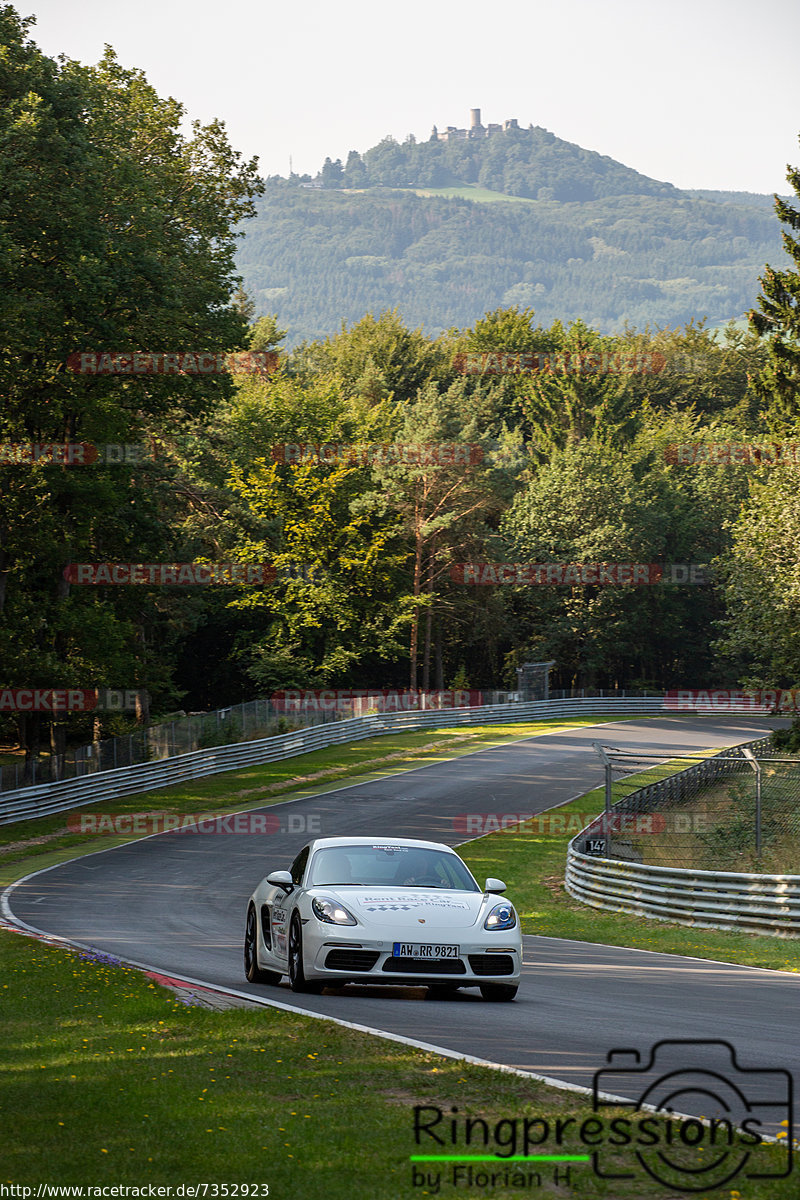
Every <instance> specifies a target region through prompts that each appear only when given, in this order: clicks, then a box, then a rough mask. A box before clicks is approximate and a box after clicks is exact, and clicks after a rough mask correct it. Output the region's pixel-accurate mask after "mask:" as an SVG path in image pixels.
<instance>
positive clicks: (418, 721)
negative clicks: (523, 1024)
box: [0, 697, 662, 825]
mask: <svg viewBox="0 0 800 1200" xmlns="http://www.w3.org/2000/svg"><path fill="white" fill-rule="evenodd" d="M661 711H662V700H661V698H660V697H641V698H635V697H627V698H625V699H622V700H615V699H611V698H602V699H590V700H534V701H531V702H529V703H519V702H517V703H514V704H497V705H483V706H481V707H475V708H448V709H435V710H432V711H427V712H421V711H417V710H414V711H410V712H401V713H375V714H372V715H370V716H368V717H352V718H349V719H348V720H345V721H331V722H329V723H327V724H325V725H322V726H314V727H311V728H309V729H297V730H294V731H293V732H292V733H284V734H279V735H278V736H276V737H269V738H261V739H259V740H257V741H252V742H239V743H236V744H235V745H231V746H215V747H213V748H211V749H208V750H193V751H191V752H190V753H188V754H181V755H177V756H174V757H172V758H165V759H161V760H159V761H158V762H148V763H137V764H135V765H133V766H126V767H119V768H117V769H116V770H113V769H112V770H109V771H97V772H95V773H94V774H92V775H83V776H79V777H78V778H74V779H63V780H59V781H58V782H55V783H45V784H39V785H36V786H31V787H26V788H20V789H18V790H16V791H13V792H5V793H3V795H2V796H1V797H0V825H5V824H9V823H11V822H13V821H23V820H27V819H28V818H30V817H38V816H47V815H49V814H50V813H55V812H62V811H64V810H66V809H70V808H80V807H81V806H82V805H84V804H95V803H97V802H98V801H100V800H116V799H119V798H120V797H121V796H132V795H136V794H137V793H138V792H147V791H151V790H152V789H154V788H165V787H170V786H171V785H173V784H176V783H185V782H186V781H187V780H191V779H201V778H203V777H204V776H207V775H216V774H220V773H222V772H223V771H235V770H237V769H239V768H241V767H250V766H255V765H259V764H261V763H267V762H275V761H276V760H278V759H284V758H293V757H294V756H296V755H298V754H306V753H308V752H309V751H310V750H321V749H323V748H324V747H326V746H332V745H336V744H337V743H339V742H354V741H361V740H362V739H364V738H368V737H375V736H376V735H378V734H382V733H391V732H392V731H394V730H397V729H408V730H413V729H436V728H442V727H446V728H451V727H453V726H456V725H483V724H498V723H505V722H509V721H531V720H536V719H537V718H547V717H549V718H552V717H556V718H557V717H574V716H577V715H579V714H580V713H603V714H605V713H615V712H619V713H625V714H633V715H635V714H637V713H639V714H653V713H660V712H661Z"/></svg>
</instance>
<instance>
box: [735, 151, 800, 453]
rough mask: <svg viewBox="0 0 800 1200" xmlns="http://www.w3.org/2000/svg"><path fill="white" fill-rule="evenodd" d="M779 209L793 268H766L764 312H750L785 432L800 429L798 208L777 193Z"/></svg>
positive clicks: (770, 403)
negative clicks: (763, 346)
mask: <svg viewBox="0 0 800 1200" xmlns="http://www.w3.org/2000/svg"><path fill="white" fill-rule="evenodd" d="M787 170H788V174H787V176H786V178H787V180H788V181H789V183H790V184H791V185H792V188H793V189H794V192H795V195H796V196H797V197H798V199H800V169H798V168H796V167H788V168H787ZM775 212H776V213H777V215H778V217H779V219H780V220H781V221H782V222H783V224H784V225H785V226H786V227H787V228H786V229H784V231H783V246H784V249H785V250H786V253H787V254H788V255H789V257H790V259H791V260H792V263H793V264H794V266H793V267H787V268H786V269H784V270H775V268H773V267H770V266H767V268H766V271H765V273H764V275H762V277H761V290H762V294H761V295H760V296H759V297H758V307H759V309H760V311H757V310H755V309H753V310H751V312H750V313H749V314H748V315H749V317H750V321H751V323H752V325H753V327H754V329H755V330H756V332H757V333H758V334H760V335H761V337H763V338H766V339H767V345H768V357H767V362H766V364H765V366H764V369H763V371H762V373H761V376H760V379H759V381H758V388H759V391H760V394H761V395H762V397H763V398H764V400H765V401H766V404H767V410H766V417H767V421H768V423H769V425H770V427H771V429H772V430H773V431H774V432H775V433H776V434H781V433H785V432H787V431H789V430H792V429H794V430H797V429H798V428H800V237H798V236H797V235H798V234H800V211H798V209H796V208H794V207H793V206H792V205H791V204H787V203H786V202H785V201H783V200H781V199H780V197H779V196H776V197H775Z"/></svg>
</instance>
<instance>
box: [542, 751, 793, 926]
mask: <svg viewBox="0 0 800 1200" xmlns="http://www.w3.org/2000/svg"><path fill="white" fill-rule="evenodd" d="M748 748H749V749H751V750H752V751H753V752H754V753H758V751H762V752H763V751H764V750H765V749H767V748H768V739H766V738H760V739H758V740H757V741H755V742H750V743H748ZM737 752H738V753H737ZM741 752H742V747H737V748H736V750H734V751H730V750H728V751H723V752H722V754H721V755H715V756H714V757H712V758H709V759H706V760H704V761H703V762H700V763H696V764H695V765H694V766H692V767H688V768H687V769H686V770H684V771H679V772H676V773H675V774H673V775H670V776H668V777H667V778H666V779H664V780H660V781H659V782H657V783H654V784H649V785H648V786H646V787H644V788H640V789H639V790H638V791H636V792H632V793H631V794H630V795H628V796H626V797H625V798H624V799H623V800H621V801H620V802H619V803H618V804H615V805H614V806H613V807H612V809H611V811H612V812H620V813H628V814H630V813H631V812H632V811H636V812H637V813H640V812H642V811H645V809H647V810H648V811H652V809H653V808H657V807H658V805H659V802H663V803H666V802H668V801H670V800H672V799H680V798H685V797H686V796H687V795H691V794H693V793H694V792H695V791H696V790H697V788H698V787H699V786H700V785H701V783H702V782H704V781H705V780H707V779H714V778H717V777H718V776H719V775H720V774H722V773H731V772H736V771H737V770H741V769H747V765H746V760H744V759H743V758H739V755H741ZM723 756H724V757H723ZM603 817H604V814H602V813H601V814H600V816H599V817H597V818H596V819H595V820H594V821H592V822H590V824H589V825H587V826H586V828H585V829H584V830H582V831H581V832H580V833H579V834H578V835H577V837H574V838H573V839H572V840H571V841H570V843H569V846H568V848H567V867H566V873H565V886H566V889H567V891H568V892H569V894H570V895H571V896H573V897H574V898H575V899H576V900H579V901H580V902H581V903H583V904H588V905H590V906H591V907H593V908H604V909H608V910H609V911H611V912H624V913H630V914H632V915H634V916H639V917H652V918H656V919H658V920H662V921H677V922H678V923H679V924H681V925H695V926H699V927H700V928H704V929H736V930H742V929H744V930H747V931H749V932H751V933H768V934H771V935H773V936H778V937H800V875H756V874H749V873H746V872H743V871H702V870H695V869H687V868H684V867H659V866H652V865H649V864H645V863H638V862H630V861H626V860H625V859H620V858H600V857H597V856H595V855H589V854H582V853H580V852H579V851H578V850H577V849H576V843H577V842H578V841H579V840H580V841H583V839H585V838H586V837H587V835H591V832H592V830H593V829H597V830H600V829H602V827H603ZM612 848H613V843H612Z"/></svg>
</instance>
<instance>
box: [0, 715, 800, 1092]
mask: <svg viewBox="0 0 800 1200" xmlns="http://www.w3.org/2000/svg"><path fill="white" fill-rule="evenodd" d="M774 726H775V722H774V721H772V722H769V721H766V720H764V719H761V718H758V717H755V718H754V717H745V716H719V717H705V718H697V717H688V718H687V717H675V718H668V719H659V720H647V719H637V720H633V721H623V722H619V723H615V724H603V725H601V726H594V727H591V728H589V727H586V728H583V729H576V730H572V731H567V732H563V733H554V734H548V735H545V736H542V737H536V738H531V739H527V740H525V741H520V742H515V743H512V744H509V745H506V746H503V747H498V748H496V749H492V750H485V751H481V752H479V753H475V754H469V755H465V756H462V757H460V758H456V759H454V760H452V761H442V762H437V763H433V764H431V765H429V766H425V767H422V768H419V769H416V770H413V771H410V772H404V773H400V774H395V775H393V776H391V777H388V778H386V779H383V780H380V781H378V782H375V781H373V782H364V783H359V784H355V785H351V786H347V787H343V788H341V789H338V790H336V791H329V792H326V793H325V794H324V795H321V796H316V797H313V796H312V797H309V798H306V799H302V800H298V801H294V802H290V803H286V804H281V805H272V806H269V808H268V809H266V810H264V811H267V812H269V813H272V814H278V815H280V818H281V821H282V825H283V827H284V829H285V828H286V826H287V824H288V822H289V819H290V818H291V820H292V823H293V825H294V828H299V827H306V824H307V822H308V821H309V820H310V819H313V820H314V821H316V825H315V826H314V825H312V828H316V829H317V830H318V832H319V833H320V834H321V835H323V836H328V835H333V834H348V833H350V834H369V833H374V834H375V835H376V836H377V835H380V836H382V837H385V836H387V835H394V836H409V837H428V838H432V839H434V840H438V841H442V842H446V843H448V844H450V845H458V844H459V843H461V842H463V841H464V840H465V835H464V833H463V832H461V830H463V828H464V825H463V821H459V820H458V819H457V818H458V817H459V815H460V814H465V813H510V812H531V813H536V812H542V811H544V810H545V809H548V808H552V807H553V806H554V805H557V804H561V803H564V802H565V801H567V800H569V799H571V798H573V797H574V796H576V795H579V794H581V793H583V792H584V791H586V790H588V789H590V788H592V787H596V786H599V785H601V784H602V769H601V766H600V763H599V760H598V758H597V756H596V755H595V753H594V752H593V751H592V749H591V744H592V742H593V741H596V740H598V741H602V742H604V743H606V744H610V745H614V746H617V747H619V748H621V749H651V750H663V751H675V752H679V751H681V750H683V751H684V752H690V751H694V750H697V749H700V748H705V747H709V746H725V745H732V744H734V743H736V742H741V741H748V740H751V739H753V738H755V737H758V736H759V735H760V734H762V733H763V732H764V731H766V730H769V729H771V728H774ZM306 840H307V836H306V835H305V834H304V833H300V834H298V833H291V832H275V833H273V834H270V835H266V836H261V837H259V836H256V835H250V836H246V835H237V834H232V833H229V834H225V835H221V836H201V835H197V834H175V833H170V834H161V835H158V836H156V837H150V838H146V839H144V840H141V841H138V842H133V843H130V844H129V845H127V846H122V847H119V848H117V849H113V850H109V851H105V852H102V853H99V854H93V855H90V856H88V857H86V858H83V859H78V860H76V861H74V862H70V863H65V864H64V865H62V866H59V867H56V868H53V869H51V870H48V871H45V872H42V873H41V874H39V875H35V876H33V877H32V878H30V879H29V880H28V881H27V882H24V883H21V884H19V885H17V886H16V887H15V888H14V890H13V891H12V892H11V894H10V896H9V902H10V908H11V911H12V913H13V914H14V916H15V917H16V918H17V919H19V920H20V921H22V922H25V923H26V924H28V925H29V926H32V927H34V928H35V929H37V930H40V931H44V932H46V933H51V934H57V935H60V936H61V937H65V938H68V939H71V940H74V941H77V942H80V943H82V944H84V945H90V946H92V947H95V948H97V949H99V950H102V951H105V952H107V953H110V954H114V955H117V956H119V957H122V958H126V959H129V960H133V961H135V962H138V963H142V964H147V965H148V966H150V967H152V968H153V969H155V970H158V971H162V972H164V973H167V974H171V973H175V974H179V975H186V976H189V977H191V978H193V979H195V980H203V981H206V982H208V983H210V984H216V985H222V986H225V987H232V988H236V989H237V990H239V991H240V992H245V993H252V994H254V995H258V996H261V997H275V998H277V999H279V1000H280V1001H281V1002H282V1003H284V1004H290V1005H292V1006H293V1007H295V1008H297V1009H299V1010H306V1011H311V1012H315V1013H321V1014H327V1015H331V1016H335V1017H338V1018H340V1019H343V1020H347V1021H352V1022H355V1023H357V1024H362V1025H367V1026H370V1027H373V1028H377V1029H381V1030H385V1031H388V1032H390V1033H394V1034H400V1035H402V1036H405V1037H409V1038H413V1039H419V1040H421V1041H423V1042H426V1043H430V1044H432V1045H435V1046H439V1047H442V1048H448V1049H450V1050H455V1051H458V1052H462V1053H466V1054H470V1055H474V1056H477V1057H478V1058H482V1059H486V1060H490V1061H491V1062H495V1063H502V1064H506V1065H508V1066H512V1067H516V1068H518V1069H521V1070H525V1071H531V1072H535V1073H537V1074H541V1075H545V1076H549V1077H552V1078H555V1079H559V1080H563V1081H566V1082H569V1083H572V1084H579V1085H583V1086H588V1087H590V1086H591V1083H592V1077H593V1074H594V1072H595V1071H597V1070H598V1069H600V1068H601V1067H603V1066H604V1065H605V1063H606V1056H607V1054H608V1052H609V1051H612V1050H615V1049H620V1048H636V1049H638V1050H639V1051H641V1052H642V1053H643V1055H645V1056H646V1055H647V1054H648V1053H649V1050H650V1048H651V1047H652V1046H653V1044H654V1043H655V1042H656V1041H658V1040H660V1039H665V1038H666V1039H673V1038H674V1039H711V1040H713V1039H720V1038H724V1039H727V1040H728V1041H729V1042H730V1043H732V1045H733V1046H734V1047H735V1051H736V1054H737V1056H738V1061H739V1063H740V1064H742V1065H743V1066H745V1067H746V1068H747V1067H749V1068H758V1069H762V1068H774V1067H783V1068H787V1069H788V1070H789V1071H791V1072H792V1074H793V1076H794V1080H795V1086H796V1087H797V1086H800V1037H799V1036H798V1030H799V1029H800V991H799V990H798V989H799V988H800V978H798V977H794V976H792V975H789V974H785V973H780V972H770V971H760V970H755V969H751V968H747V967H739V966H731V965H725V964H717V963H712V962H706V961H703V960H698V959H690V958H679V957H672V956H669V955H661V954H650V953H646V952H640V951H635V950H627V949H620V948H617V947H611V946H603V945H591V944H587V943H585V942H570V941H563V940H558V939H552V938H538V937H535V936H528V937H526V938H525V963H526V967H525V972H524V975H523V980H522V986H521V988H520V991H519V994H518V997H517V1000H516V1001H515V1002H514V1003H513V1004H487V1003H486V1002H484V1001H483V1000H482V999H481V997H480V994H479V992H477V991H476V990H475V991H472V990H469V991H464V992H460V993H457V995H456V997H455V998H454V999H453V1000H447V1001H435V1002H433V1001H428V1000H427V993H426V992H425V990H424V989H422V988H414V987H402V988H400V987H398V988H394V987H392V988H387V987H377V986H375V987H371V988H369V987H363V986H361V987H359V986H355V985H351V986H348V987H347V988H343V989H339V990H336V991H332V990H329V991H326V992H325V993H324V994H323V995H321V996H301V995H297V996H295V995H294V994H293V993H292V992H291V991H290V990H289V988H288V985H287V984H286V983H285V982H284V984H283V985H282V986H281V987H279V988H269V987H264V986H262V985H255V984H249V983H248V982H247V981H246V980H245V978H244V974H243V969H242V935H243V927H244V917H245V906H246V903H247V899H248V897H249V895H250V892H251V891H252V890H253V888H254V887H255V885H256V884H257V883H258V881H259V879H260V878H261V877H262V876H263V875H265V874H266V873H267V872H268V871H270V870H273V869H278V868H285V867H287V866H288V865H289V863H290V861H291V859H292V858H293V857H294V855H295V853H296V852H297V850H298V849H299V848H300V846H302V845H303V844H304V843H305V841H306ZM479 882H480V881H479ZM512 899H513V897H512ZM796 945H797V943H787V948H788V947H789V946H796ZM608 1090H610V1089H608ZM617 1094H619V1092H617ZM623 1094H624V1095H628V1094H629V1093H628V1091H624V1092H623ZM684 1111H696V1110H695V1109H691V1108H689V1107H686V1108H684Z"/></svg>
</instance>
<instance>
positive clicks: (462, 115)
mask: <svg viewBox="0 0 800 1200" xmlns="http://www.w3.org/2000/svg"><path fill="white" fill-rule="evenodd" d="M15 5H16V7H17V8H18V11H19V12H20V13H21V14H22V15H24V16H27V15H33V16H35V17H36V25H35V26H34V28H33V30H32V37H33V39H34V41H36V42H37V44H38V45H39V46H40V47H41V49H42V50H43V51H44V52H45V53H46V54H49V55H51V56H55V55H57V54H59V53H65V54H66V55H67V56H68V57H70V58H77V59H79V60H80V61H81V62H84V63H95V62H97V60H98V59H99V58H100V56H101V55H102V52H103V46H104V44H105V43H106V42H108V43H110V44H111V45H112V46H113V47H114V49H115V51H116V52H117V56H118V58H119V59H120V61H121V62H122V63H123V64H124V65H125V66H129V67H139V68H141V69H142V70H143V71H144V72H145V74H146V75H147V77H148V79H149V81H150V82H151V83H152V84H153V86H154V87H155V88H156V90H157V91H158V92H159V94H160V95H162V96H167V95H169V96H174V97H175V98H176V99H177V100H180V101H181V102H182V103H183V104H184V106H185V107H186V109H187V113H188V116H189V118H192V119H194V118H197V119H200V120H201V121H203V122H206V121H210V120H212V119H213V118H215V117H218V118H220V119H222V120H223V121H224V122H225V124H226V126H227V129H228V133H229V137H230V141H231V143H232V144H233V146H234V147H235V148H236V149H237V150H239V151H241V152H242V153H243V154H244V155H245V156H246V157H248V158H249V157H250V156H252V155H254V154H255V155H258V157H259V160H260V165H261V170H262V173H264V174H269V175H278V174H280V175H287V174H288V171H289V157H290V155H291V158H292V164H293V168H294V170H295V171H297V172H299V173H300V174H303V173H305V172H309V173H311V174H315V173H316V172H317V171H318V170H319V168H320V167H321V165H322V163H323V161H324V159H325V156H326V155H330V156H331V157H332V158H334V159H335V158H342V159H343V160H344V159H345V158H346V156H347V153H348V151H349V150H351V149H353V150H360V151H363V150H366V149H368V148H369V147H370V146H373V145H374V144H375V143H376V142H378V141H380V139H381V138H382V137H385V136H386V135H387V134H391V135H392V136H393V137H395V138H397V140H398V141H403V140H404V139H405V137H406V136H407V135H408V134H409V133H413V134H414V136H415V137H416V138H417V139H418V140H421V139H425V138H427V137H428V136H429V134H430V131H431V126H432V125H433V124H434V123H435V124H436V125H438V126H439V128H440V129H441V128H443V127H444V126H446V125H456V126H459V127H463V126H465V125H467V124H468V121H469V110H470V108H478V107H479V108H480V109H481V116H482V120H483V122H484V124H487V123H488V122H489V121H503V120H505V119H506V118H508V117H516V118H517V120H518V121H519V123H520V125H522V126H524V127H527V126H528V124H533V125H541V126H544V127H545V128H546V129H549V130H551V131H552V132H553V133H555V134H556V135H557V136H558V137H561V138H565V139H566V140H567V141H570V142H577V143H578V144H579V145H581V146H584V147H586V148H587V149H590V150H596V151H598V152H599V153H601V154H607V155H610V156H611V157H612V158H616V159H618V160H619V161H620V162H623V163H625V164H626V165H627V166H630V167H634V168H635V169H636V170H638V171H641V172H643V173H644V174H646V175H650V176H652V177H654V178H655V179H661V180H666V181H668V182H669V183H674V184H676V185H677V186H678V187H684V188H723V189H726V190H742V191H751V192H775V191H777V192H781V193H787V192H788V191H789V190H790V189H789V188H788V186H787V184H786V164H787V163H791V164H792V165H793V166H800V146H799V145H798V133H800V67H799V66H798V63H800V3H798V0H758V3H756V2H755V0H667V2H665V0H605V2H601V0H506V2H505V3H497V2H495V3H483V4H481V3H477V2H476V0H461V3H455V2H454V0H401V3H397V4H387V3H385V2H384V3H381V2H380V0H332V2H330V3H322V0H299V3H294V4H292V3H286V2H284V3H280V4H276V3H275V2H274V0H273V2H272V3H270V2H269V0H224V2H223V0H27V2H26V0H15Z"/></svg>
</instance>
